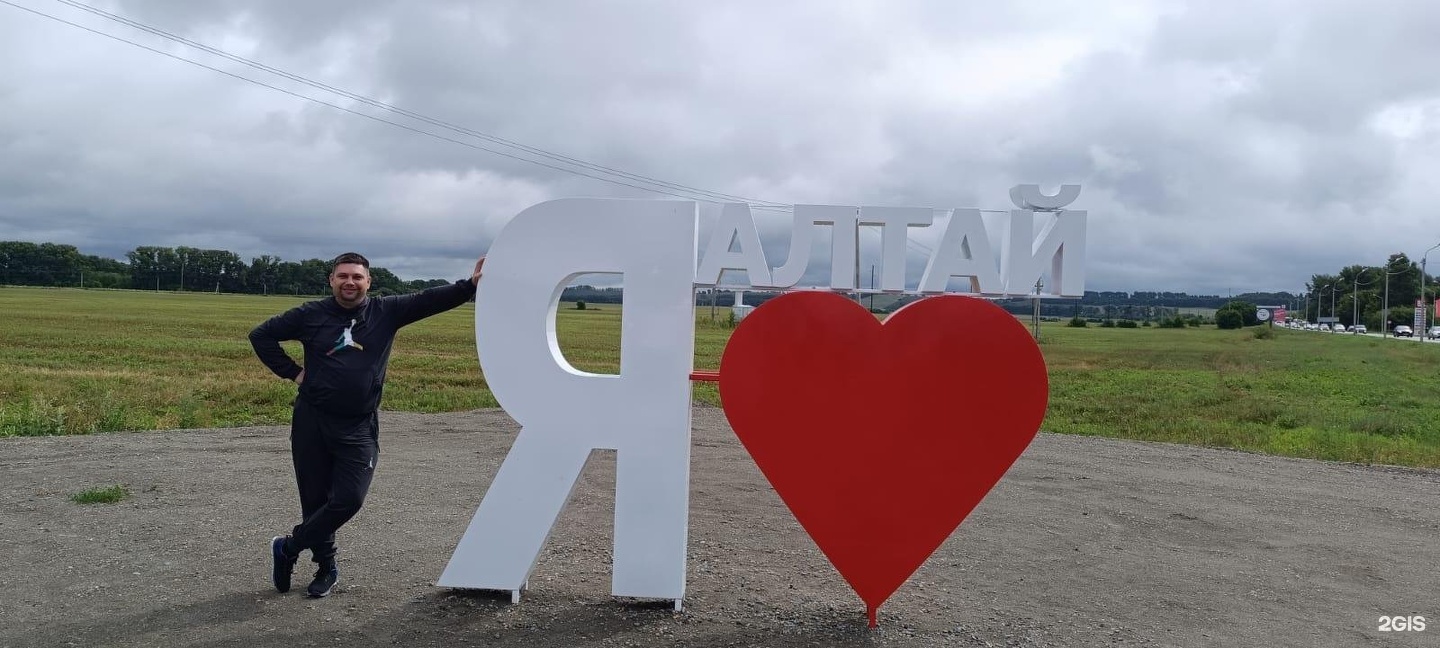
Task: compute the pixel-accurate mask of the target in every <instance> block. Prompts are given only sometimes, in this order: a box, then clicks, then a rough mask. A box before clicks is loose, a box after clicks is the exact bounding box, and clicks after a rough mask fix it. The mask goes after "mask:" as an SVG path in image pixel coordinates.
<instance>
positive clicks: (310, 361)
mask: <svg viewBox="0 0 1440 648" xmlns="http://www.w3.org/2000/svg"><path fill="white" fill-rule="evenodd" d="M474 295H475V284H474V283H471V281H470V280H469V279H461V280H460V281H457V282H455V283H453V284H450V285H447V286H438V287H435V288H430V289H428V290H425V291H423V292H418V293H412V294H408V295H391V296H387V297H367V298H366V300H365V302H364V303H362V304H360V305H359V306H357V307H355V308H353V309H346V308H343V307H341V306H340V304H339V303H337V302H336V301H335V298H334V297H326V298H325V299H319V300H315V301H312V302H306V303H304V304H301V305H300V306H297V307H295V308H292V309H290V310H288V311H286V312H284V313H281V314H280V315H276V316H275V317H272V318H270V319H268V320H266V321H265V322H264V323H262V324H260V325H259V326H257V327H255V329H254V330H252V331H251V332H250V345H251V346H253V347H255V355H256V356H259V358H260V361H261V362H263V363H265V366H266V367H269V368H270V371H273V372H275V375H277V376H279V377H281V378H284V379H286V380H294V379H295V376H297V375H299V374H300V370H301V366H300V365H298V364H296V363H295V361H294V360H293V359H291V358H290V356H289V355H288V354H286V353H285V350H284V349H283V348H281V346H280V342H282V341H285V340H299V341H300V343H301V344H302V345H303V346H304V349H305V366H304V370H305V381H304V382H302V383H301V384H300V389H299V398H302V399H304V400H305V402H307V403H309V404H310V405H313V406H315V407H316V408H319V409H320V410H321V411H323V412H326V413H328V414H332V415H335V416H345V417H350V416H363V415H367V414H370V413H372V412H374V411H375V410H376V409H378V408H379V407H380V397H381V393H382V391H383V390H384V388H385V369H386V365H388V364H389V362H390V348H391V346H392V345H393V343H394V341H395V333H396V332H397V331H399V330H400V327H402V326H405V325H407V324H411V323H414V322H417V321H419V320H422V319H424V318H426V317H430V316H431V315H435V314H438V313H443V312H445V311H447V310H450V309H452V308H455V307H457V306H459V305H461V304H463V303H465V302H467V301H469V300H470V298H471V297H473V296H474ZM346 329H349V333H350V336H349V338H348V339H347V338H346V336H345V333H346Z"/></svg>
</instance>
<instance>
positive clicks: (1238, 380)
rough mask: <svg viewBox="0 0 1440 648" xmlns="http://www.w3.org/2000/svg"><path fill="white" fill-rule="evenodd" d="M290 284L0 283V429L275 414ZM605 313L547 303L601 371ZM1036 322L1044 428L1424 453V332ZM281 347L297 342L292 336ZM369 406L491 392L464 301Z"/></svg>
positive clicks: (427, 406) (1424, 456) (712, 330)
mask: <svg viewBox="0 0 1440 648" xmlns="http://www.w3.org/2000/svg"><path fill="white" fill-rule="evenodd" d="M303 301H305V299H304V298H294V297H285V296H269V297H260V296H242V295H214V294H207V293H187V294H174V293H150V292H131V291H82V290H73V289H36V288H0V317H3V319H0V436H16V435H35V434H84V433H90V432H98V431H116V430H148V429H169V428H196V427H227V426H237V425H258V424H282V423H285V422H287V421H288V420H289V411H290V410H289V408H290V403H291V400H292V399H293V397H294V393H295V387H294V386H293V385H291V384H290V383H288V382H285V381H283V380H280V379H278V378H276V377H274V376H273V375H272V374H270V372H269V371H268V370H266V369H265V368H264V367H263V366H262V365H261V364H260V363H259V361H258V360H256V359H255V357H254V353H253V352H252V350H251V348H250V343H249V341H248V339H247V337H246V336H247V335H248V333H249V331H250V329H251V328H253V327H254V326H255V325H256V324H258V323H259V322H261V321H263V320H264V319H265V318H267V317H270V316H271V315H274V314H277V313H280V312H282V311H284V310H285V309H287V308H291V307H293V306H296V305H298V304H300V303H302V302H303ZM725 313H726V311H725V309H720V311H719V316H718V320H719V321H715V322H712V321H711V320H710V316H709V309H708V308H706V307H698V308H697V309H696V338H695V368H697V369H715V368H718V366H719V360H720V355H721V353H722V352H723V350H724V346H725V343H726V341H727V340H728V339H729V334H730V332H731V329H730V328H729V327H728V326H726V325H725V323H724V318H725ZM620 321H621V308H620V307H619V306H618V305H611V304H592V305H590V306H589V307H588V308H586V309H585V310H576V309H574V308H573V305H570V304H564V305H562V307H561V310H560V311H559V316H558V320H557V323H556V327H557V332H558V336H559V338H560V346H561V349H562V351H563V352H564V353H565V356H566V358H567V360H569V361H570V362H571V363H572V364H573V365H575V366H576V367H577V368H580V369H582V370H586V371H594V372H600V373H613V372H615V371H617V370H618V366H619V341H620ZM1041 339H1042V340H1041V345H1040V348H1041V349H1042V351H1043V352H1044V354H1045V359H1046V363H1047V365H1048V367H1049V372H1050V406H1049V410H1048V412H1047V416H1046V418H1045V422H1044V424H1043V429H1045V430H1047V431H1052V432H1060V433H1068V434H1083V435H1098V436H1109V437H1118V438H1129V439H1142V440H1154V441H1169V442H1180V443H1189V444H1196V445H1205V446H1218V447H1229V448H1237V449H1242V450H1249V451H1257V452H1265V453H1272V454H1279V455H1287V456H1297V457H1309V458H1318V459H1331V460H1341V461H1355V462H1365V463H1386V464H1399V465H1411V466H1424V467H1440V407H1437V404H1440V403H1437V399H1440V375H1437V371H1436V368H1437V367H1440V364H1437V363H1440V344H1419V343H1414V342H1410V341H1398V340H1380V339H1373V338H1357V337H1352V336H1348V335H1331V334H1321V333H1310V332H1301V331H1289V330H1283V329H1277V330H1276V331H1275V336H1274V338H1273V339H1268V340H1266V339H1256V338H1255V336H1254V335H1253V334H1252V331H1251V330H1243V331H1220V330H1217V329H1214V328H1202V329H1183V330H1176V329H1158V328H1139V329H1102V328H1093V327H1092V328H1084V329H1076V328H1066V327H1063V326H1060V325H1058V324H1047V325H1046V326H1045V327H1044V328H1042V331H1041ZM286 348H287V350H288V351H290V353H291V354H292V355H293V356H295V357H296V358H297V359H298V358H299V355H300V351H299V346H298V344H296V343H287V345H286ZM977 369H978V370H983V368H977ZM695 395H696V399H697V401H699V402H706V403H710V404H718V394H717V391H716V389H715V385H714V383H697V384H696V385H695ZM880 405H881V404H877V406H880ZM897 405H898V404H897ZM383 406H384V407H385V408H386V409H389V410H403V411H416V412H444V411H460V410H467V409H475V408H482V407H495V406H497V403H496V402H495V400H494V398H493V396H492V395H491V394H490V391H489V389H488V388H487V385H486V383H485V379H484V376H483V375H482V374H481V372H480V368H479V363H478V359H477V356H476V350H475V341H474V307H473V305H469V304H467V305H465V306H461V307H460V308H457V309H455V310H453V311H450V312H447V313H444V314H441V315H438V316H435V317H433V318H430V319H427V320H424V321H421V322H419V323H416V324H414V325H411V326H409V327H407V328H405V329H404V330H402V331H401V333H400V335H399V337H398V338H397V339H396V343H395V350H394V353H393V355H392V356H391V364H390V372H389V381H388V383H387V386H386V391H385V400H384V404H383Z"/></svg>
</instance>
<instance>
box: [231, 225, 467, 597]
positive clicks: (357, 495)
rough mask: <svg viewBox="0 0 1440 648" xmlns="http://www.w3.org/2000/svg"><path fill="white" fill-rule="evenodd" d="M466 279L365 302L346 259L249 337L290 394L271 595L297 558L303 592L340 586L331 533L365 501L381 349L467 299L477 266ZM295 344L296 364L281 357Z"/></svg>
mask: <svg viewBox="0 0 1440 648" xmlns="http://www.w3.org/2000/svg"><path fill="white" fill-rule="evenodd" d="M484 264H485V257H483V256H482V257H480V260H478V261H476V262H475V270H474V272H473V274H471V276H470V278H468V279H461V280H459V281H456V282H455V283H453V284H450V285H448V286H439V287H436V288H431V289H429V290H426V291H424V292H419V293H414V294H409V295H396V296H388V297H377V298H371V297H369V296H367V292H368V291H369V290H370V262H369V261H368V260H366V259H365V257H363V256H360V255H359V254H356V253H353V252H347V253H345V254H342V255H340V256H338V257H336V258H335V260H334V261H332V262H331V270H330V291H331V293H332V294H331V296H330V297H326V298H325V299H320V300H316V301H311V302H307V303H305V304H302V305H300V306H298V307H296V308H293V309H291V310H289V311H286V312H285V313H283V314H281V315H277V316H275V317H272V318H270V319H269V320H266V321H265V322H264V323H263V324H261V325H259V326H257V327H255V330H253V331H251V332H250V344H251V346H253V347H255V355H257V356H259V358H260V361H261V362H263V363H265V366H266V367H269V368H270V371H273V372H275V375H277V376H279V377H281V378H284V379H286V380H293V381H294V382H295V384H297V385H299V390H298V394H297V396H296V398H295V403H294V409H293V412H292V415H291V422H290V454H291V457H292V459H293V460H294V463H295V481H296V483H297V485H298V486H299V490H300V512H301V514H302V519H301V522H300V524H298V525H296V526H295V528H294V529H293V530H292V531H291V532H290V535H286V536H276V537H275V538H273V539H272V540H271V541H270V558H271V567H272V568H271V580H272V582H273V583H274V584H275V589H277V590H279V591H280V592H288V591H289V590H290V577H291V574H292V573H293V571H294V568H295V562H296V561H297V560H299V558H300V555H301V552H303V551H305V550H307V549H308V550H309V551H310V552H311V556H312V559H313V560H314V561H315V564H316V565H317V567H318V569H317V570H316V572H315V580H314V581H313V582H311V583H310V586H309V587H308V588H307V593H308V594H309V595H310V596H312V597H322V596H328V595H329V594H330V592H331V591H332V590H333V589H334V588H335V583H336V582H338V581H339V579H340V572H339V570H338V569H337V568H336V566H335V552H336V549H335V531H336V530H337V529H339V528H340V527H341V525H343V524H345V523H346V522H347V521H349V520H350V518H351V517H353V516H354V515H355V514H356V513H357V512H358V511H359V510H360V506H361V504H363V503H364V501H365V494H366V492H367V491H369V489H370V480H371V477H373V476H374V473H375V461H376V459H377V457H378V454H379V451H380V419H379V415H378V413H377V412H378V410H379V407H380V396H381V392H382V391H383V389H384V386H385V369H386V365H387V364H388V363H389V360H390V347H391V344H392V343H393V342H394V340H395V333H396V331H398V330H399V329H400V327H402V326H405V325H407V324H411V323H413V322H416V321H419V320H421V319H424V318H426V317H430V316H431V315H435V314H438V313H442V312H445V311H447V310H450V309H452V308H455V307H457V306H459V305H461V304H463V303H465V302H467V301H469V300H470V298H471V297H473V296H474V295H475V286H476V283H477V282H478V281H479V280H480V267H481V266H482V265H484ZM283 340H299V341H300V342H301V344H302V345H303V346H304V350H305V358H304V360H305V365H304V366H303V367H302V366H300V365H298V364H296V363H295V361H294V360H292V359H291V358H290V356H289V355H287V354H286V353H285V350H284V349H283V348H281V346H280V342H281V341H283Z"/></svg>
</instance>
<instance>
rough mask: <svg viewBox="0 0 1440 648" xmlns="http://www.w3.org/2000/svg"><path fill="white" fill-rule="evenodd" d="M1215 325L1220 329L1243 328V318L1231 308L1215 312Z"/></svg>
mask: <svg viewBox="0 0 1440 648" xmlns="http://www.w3.org/2000/svg"><path fill="white" fill-rule="evenodd" d="M1215 325H1216V326H1218V327H1220V328H1222V329H1238V328H1240V327H1242V326H1245V318H1244V317H1241V315H1240V313H1239V312H1237V311H1236V310H1235V309H1233V308H1227V309H1223V310H1218V311H1215Z"/></svg>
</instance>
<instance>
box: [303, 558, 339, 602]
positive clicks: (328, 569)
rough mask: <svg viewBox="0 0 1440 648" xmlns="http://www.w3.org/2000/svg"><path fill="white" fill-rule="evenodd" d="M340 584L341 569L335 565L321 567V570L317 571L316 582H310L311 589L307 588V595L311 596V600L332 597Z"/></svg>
mask: <svg viewBox="0 0 1440 648" xmlns="http://www.w3.org/2000/svg"><path fill="white" fill-rule="evenodd" d="M338 582H340V569H339V568H337V567H336V566H335V563H333V562H332V563H329V564H324V565H320V569H318V570H316V571H315V580H313V581H310V587H307V588H305V593H306V594H309V595H310V598H324V597H326V596H329V595H330V592H331V590H334V589H335V584H336V583H338Z"/></svg>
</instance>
